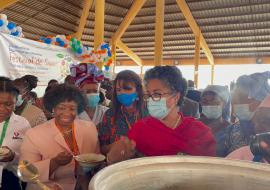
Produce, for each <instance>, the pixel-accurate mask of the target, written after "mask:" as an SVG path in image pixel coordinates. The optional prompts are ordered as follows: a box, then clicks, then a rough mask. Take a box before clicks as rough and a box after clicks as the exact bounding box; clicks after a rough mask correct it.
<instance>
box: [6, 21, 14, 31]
mask: <svg viewBox="0 0 270 190" xmlns="http://www.w3.org/2000/svg"><path fill="white" fill-rule="evenodd" d="M7 27H8V29H9V30H12V29H13V28H15V27H16V24H15V23H13V22H10V23H8V25H7Z"/></svg>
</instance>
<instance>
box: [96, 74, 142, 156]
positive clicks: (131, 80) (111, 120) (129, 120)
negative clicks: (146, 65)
mask: <svg viewBox="0 0 270 190" xmlns="http://www.w3.org/2000/svg"><path fill="white" fill-rule="evenodd" d="M113 87H114V88H113V99H112V108H111V109H109V110H108V111H107V112H106V113H105V116H104V117H103V121H102V123H101V124H100V125H98V133H99V140H100V145H101V151H102V153H103V154H107V153H108V152H109V150H110V147H111V146H112V144H113V143H115V142H117V141H118V140H120V139H121V136H126V135H127V132H128V130H129V129H131V126H132V125H133V124H134V123H135V122H136V121H139V120H140V119H141V118H143V117H144V116H145V115H146V114H147V113H146V111H145V109H144V103H143V88H142V81H141V78H140V77H139V76H138V75H137V74H136V73H135V72H133V71H129V70H125V71H122V72H120V73H118V75H117V76H116V78H115V80H114V84H113Z"/></svg>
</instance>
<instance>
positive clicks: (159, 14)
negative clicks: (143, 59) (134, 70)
mask: <svg viewBox="0 0 270 190" xmlns="http://www.w3.org/2000/svg"><path fill="white" fill-rule="evenodd" d="M164 11H165V0H156V18H155V19H156V23H155V65H157V66H161V65H162V62H163V58H162V55H163V36H164Z"/></svg>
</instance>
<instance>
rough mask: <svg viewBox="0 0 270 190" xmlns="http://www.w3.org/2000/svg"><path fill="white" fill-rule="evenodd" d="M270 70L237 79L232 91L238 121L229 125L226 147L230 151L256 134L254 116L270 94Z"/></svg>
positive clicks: (246, 142)
mask: <svg viewBox="0 0 270 190" xmlns="http://www.w3.org/2000/svg"><path fill="white" fill-rule="evenodd" d="M269 79H270V72H269V71H267V72H263V73H254V74H251V75H243V76H240V77H239V78H238V79H237V82H236V87H235V89H234V91H233V93H232V111H233V114H234V115H235V116H236V118H237V119H238V122H237V123H235V124H233V125H232V126H230V127H228V129H227V132H226V142H225V144H226V149H227V152H228V153H231V152H232V151H234V150H236V149H238V148H240V147H243V146H246V145H248V144H249V141H250V136H251V135H254V124H253V123H252V117H253V116H254V112H255V111H256V109H257V107H258V106H259V105H260V103H261V102H262V101H263V99H264V98H265V97H266V96H267V95H269V94H270V86H269V83H268V80H269Z"/></svg>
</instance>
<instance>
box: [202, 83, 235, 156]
mask: <svg viewBox="0 0 270 190" xmlns="http://www.w3.org/2000/svg"><path fill="white" fill-rule="evenodd" d="M229 96H230V94H229V90H228V88H227V87H226V86H219V85H209V86H207V87H206V89H205V90H204V91H203V92H202V96H201V101H200V104H201V105H202V114H201V118H200V119H199V120H200V121H201V122H203V123H204V124H206V125H207V126H208V127H209V128H210V129H211V130H212V133H213V135H214V136H215V139H216V142H217V145H216V154H217V156H218V157H225V156H226V151H225V131H226V128H227V127H228V126H229V125H230V123H229V122H228V121H227V120H226V117H227V116H226V114H228V110H227V109H226V108H227V107H226V105H227V104H228V102H229ZM224 117H225V118H224Z"/></svg>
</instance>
